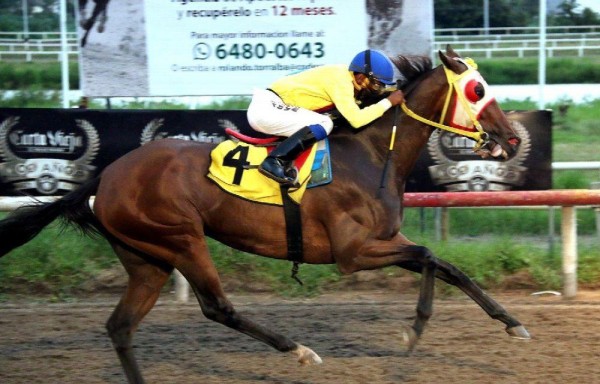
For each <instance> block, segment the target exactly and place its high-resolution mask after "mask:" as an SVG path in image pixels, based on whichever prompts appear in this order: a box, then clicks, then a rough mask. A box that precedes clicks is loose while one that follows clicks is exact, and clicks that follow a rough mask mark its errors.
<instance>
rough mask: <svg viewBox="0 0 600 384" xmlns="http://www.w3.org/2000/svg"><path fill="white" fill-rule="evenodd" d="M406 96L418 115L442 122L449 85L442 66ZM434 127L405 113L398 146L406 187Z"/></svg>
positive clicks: (399, 172) (399, 175) (400, 179)
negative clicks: (407, 180) (440, 119)
mask: <svg viewBox="0 0 600 384" xmlns="http://www.w3.org/2000/svg"><path fill="white" fill-rule="evenodd" d="M415 82H416V83H415V84H411V86H410V87H409V90H408V91H407V93H406V96H405V97H406V104H407V105H408V107H409V108H410V109H412V110H413V111H414V112H415V113H416V114H418V115H419V116H422V117H424V118H426V119H428V120H433V121H438V120H439V118H440V116H441V114H442V109H443V106H444V102H445V99H446V94H447V92H448V82H447V80H446V75H445V73H444V69H443V67H442V66H439V67H437V68H434V69H432V70H431V71H429V72H427V73H426V74H424V75H423V76H422V77H421V78H419V79H417V80H415ZM433 130H434V129H433V128H432V127H430V126H428V125H426V124H424V123H422V122H419V121H417V120H415V119H413V118H411V117H410V116H407V115H405V114H404V113H401V117H400V118H399V119H398V124H397V134H396V141H395V143H394V148H395V150H394V157H393V158H394V165H395V169H396V180H397V182H398V184H399V185H401V186H402V189H404V188H403V186H404V183H405V182H406V179H407V177H408V175H409V174H410V172H411V171H412V169H413V168H414V166H415V163H416V162H417V159H418V157H419V155H420V153H421V152H422V150H423V148H424V147H425V146H426V145H427V141H428V140H429V137H430V136H431V133H432V132H433Z"/></svg>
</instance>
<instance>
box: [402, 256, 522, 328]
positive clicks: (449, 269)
mask: <svg viewBox="0 0 600 384" xmlns="http://www.w3.org/2000/svg"><path fill="white" fill-rule="evenodd" d="M400 266H401V267H402V268H405V269H408V270H409V271H413V272H420V271H421V266H420V265H419V264H418V263H410V262H408V263H402V264H401V265H400ZM436 277H437V278H438V279H440V280H443V281H444V282H446V283H448V284H451V285H454V286H456V287H457V288H459V289H460V290H461V291H463V292H464V293H465V294H466V295H467V296H469V297H470V298H471V299H473V301H475V302H476V303H477V304H478V305H479V306H480V307H481V308H482V309H483V310H484V311H485V312H486V313H487V314H488V315H489V316H490V317H491V318H492V319H495V320H498V321H501V322H502V323H504V324H505V325H506V332H507V333H508V334H509V335H510V336H512V337H515V338H518V339H530V338H531V336H530V335H529V332H527V330H526V329H525V327H524V326H523V325H521V323H520V322H519V321H518V320H517V319H516V318H514V317H513V316H511V315H510V314H509V313H508V312H507V311H506V310H505V309H504V308H503V307H502V306H501V305H500V304H498V303H497V302H496V301H495V300H494V299H492V298H491V297H490V296H488V295H487V294H486V293H485V292H484V291H483V290H482V289H481V288H480V287H479V286H478V285H477V284H475V282H474V281H473V280H471V279H470V278H469V277H468V276H467V275H465V273H464V272H462V271H461V270H460V269H458V268H457V267H455V266H454V265H452V264H450V263H449V262H447V261H444V260H441V259H437V268H436Z"/></svg>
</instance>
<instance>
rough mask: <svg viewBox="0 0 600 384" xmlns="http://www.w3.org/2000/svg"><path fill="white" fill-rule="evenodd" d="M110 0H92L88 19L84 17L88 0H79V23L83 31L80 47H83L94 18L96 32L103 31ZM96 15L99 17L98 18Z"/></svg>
mask: <svg viewBox="0 0 600 384" xmlns="http://www.w3.org/2000/svg"><path fill="white" fill-rule="evenodd" d="M109 1H110V0H94V4H95V5H94V9H93V10H92V15H91V16H90V17H89V19H88V18H87V17H86V6H87V2H88V0H79V25H80V26H81V28H83V30H84V31H85V32H84V33H83V37H82V38H81V47H82V48H83V47H85V44H86V43H87V39H88V35H89V34H90V31H91V29H92V28H93V27H94V24H95V23H96V20H98V27H97V29H98V32H100V33H102V32H104V27H105V24H106V20H108V15H107V7H108V2H109ZM98 17H100V18H99V19H98Z"/></svg>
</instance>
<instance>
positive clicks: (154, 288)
mask: <svg viewBox="0 0 600 384" xmlns="http://www.w3.org/2000/svg"><path fill="white" fill-rule="evenodd" d="M113 248H114V249H115V252H116V253H117V254H118V255H119V258H120V259H121V262H122V263H123V266H124V267H125V269H126V270H127V273H128V274H129V282H128V284H127V290H126V291H125V293H124V294H123V297H122V298H121V301H120V302H119V304H118V305H117V307H116V308H115V310H114V311H113V313H112V315H111V316H110V318H109V319H108V322H107V323H106V329H107V330H108V335H109V336H110V338H111V340H112V343H113V346H114V348H115V350H116V352H117V355H118V356H119V360H120V361H121V366H122V367H123V370H124V371H125V375H126V376H127V380H128V381H129V383H136V384H138V383H143V382H144V379H143V377H142V374H141V371H140V369H139V367H138V364H137V361H136V359H135V356H134V354H133V348H132V343H131V342H132V338H133V334H134V332H135V330H136V328H137V326H138V324H139V323H140V321H141V320H142V319H143V318H144V316H145V315H146V314H147V313H148V312H149V311H150V309H152V307H153V306H154V304H155V303H156V300H157V299H158V296H159V294H160V290H161V288H162V287H163V286H164V284H165V283H166V282H167V280H168V278H169V275H170V274H171V271H172V268H170V267H160V266H158V265H154V264H150V263H148V262H147V261H146V260H144V259H143V258H142V257H140V256H138V255H136V254H134V253H132V252H130V251H128V250H125V249H123V248H121V247H120V246H116V245H115V246H113Z"/></svg>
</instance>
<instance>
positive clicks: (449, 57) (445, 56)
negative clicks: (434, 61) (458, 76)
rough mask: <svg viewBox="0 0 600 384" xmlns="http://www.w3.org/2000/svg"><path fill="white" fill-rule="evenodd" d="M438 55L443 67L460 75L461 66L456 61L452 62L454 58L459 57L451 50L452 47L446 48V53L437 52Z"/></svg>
mask: <svg viewBox="0 0 600 384" xmlns="http://www.w3.org/2000/svg"><path fill="white" fill-rule="evenodd" d="M438 55H439V56H440V60H442V63H443V64H444V66H445V67H446V68H448V69H450V70H452V71H453V72H455V73H461V72H462V70H461V66H460V64H459V63H458V61H456V60H454V58H455V57H460V56H459V55H457V54H456V52H454V50H453V49H452V47H450V45H447V46H446V53H444V52H442V51H438Z"/></svg>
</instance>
